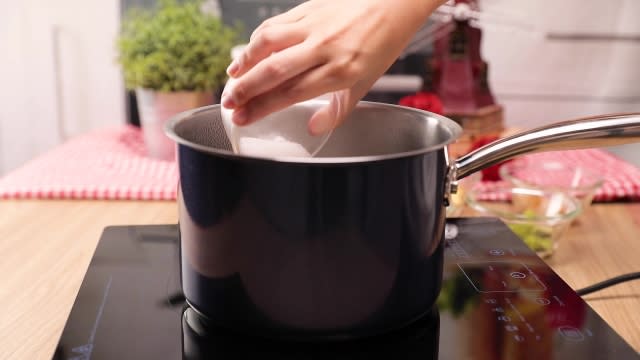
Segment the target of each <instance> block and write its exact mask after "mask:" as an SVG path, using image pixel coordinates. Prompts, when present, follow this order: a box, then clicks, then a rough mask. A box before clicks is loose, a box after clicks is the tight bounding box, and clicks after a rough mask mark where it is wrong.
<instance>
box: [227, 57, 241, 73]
mask: <svg viewBox="0 0 640 360" xmlns="http://www.w3.org/2000/svg"><path fill="white" fill-rule="evenodd" d="M239 68H240V66H239V65H238V62H237V61H235V60H234V61H232V62H231V64H230V65H229V67H228V68H227V74H228V75H229V76H234V75H235V74H236V73H237V72H238V69H239Z"/></svg>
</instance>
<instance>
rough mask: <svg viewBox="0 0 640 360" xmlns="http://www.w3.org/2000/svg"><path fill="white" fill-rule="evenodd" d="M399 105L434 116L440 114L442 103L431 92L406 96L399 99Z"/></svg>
mask: <svg viewBox="0 0 640 360" xmlns="http://www.w3.org/2000/svg"><path fill="white" fill-rule="evenodd" d="M398 104H399V105H402V106H407V107H412V108H416V109H420V110H424V111H430V112H432V113H436V114H442V110H443V108H442V101H441V100H440V98H439V97H438V95H436V94H435V93H432V92H426V91H419V92H417V93H415V94H414V95H407V96H405V97H403V98H402V99H400V101H399V102H398Z"/></svg>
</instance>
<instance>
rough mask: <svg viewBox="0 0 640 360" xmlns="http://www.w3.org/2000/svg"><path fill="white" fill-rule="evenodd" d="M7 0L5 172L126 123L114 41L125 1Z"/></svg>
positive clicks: (0, 103)
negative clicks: (68, 140)
mask: <svg viewBox="0 0 640 360" xmlns="http://www.w3.org/2000/svg"><path fill="white" fill-rule="evenodd" d="M0 2H1V4H0V5H1V9H2V10H1V11H0V82H1V83H2V85H1V86H0V174H2V173H6V172H7V171H10V170H12V169H14V168H16V167H17V166H19V165H21V164H23V163H24V162H25V161H27V160H28V159H30V158H32V157H34V156H36V155H38V154H40V153H42V152H44V151H46V150H47V149H49V148H51V147H52V146H55V145H56V144H59V143H60V142H61V141H63V140H64V137H65V136H73V135H76V134H79V133H81V132H84V131H87V130H90V129H95V128H98V127H102V126H105V125H109V124H117V123H123V122H124V121H125V118H124V98H123V88H122V80H121V75H120V70H119V68H118V67H117V65H116V63H115V56H116V52H115V46H114V41H115V40H114V39H115V35H116V33H117V30H118V22H119V1H117V0H55V1H50V0H20V1H11V2H10V3H9V1H7V0H0ZM56 27H57V29H58V31H59V32H58V47H57V52H58V54H59V57H58V66H57V67H56V65H55V60H54V59H55V57H54V54H55V53H56V51H55V50H54V29H55V28H56ZM56 68H57V69H56ZM56 71H57V73H58V74H59V79H60V82H59V83H56V76H55V74H56ZM57 89H59V90H60V91H57ZM58 95H59V97H57V96H58ZM60 117H61V119H60ZM59 120H60V121H61V123H62V126H58V121H59Z"/></svg>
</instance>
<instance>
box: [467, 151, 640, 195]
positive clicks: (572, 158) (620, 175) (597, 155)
mask: <svg viewBox="0 0 640 360" xmlns="http://www.w3.org/2000/svg"><path fill="white" fill-rule="evenodd" d="M516 161H522V162H527V163H528V162H531V163H536V162H537V163H547V162H553V163H561V164H566V165H571V166H580V167H582V168H585V169H587V170H589V171H592V172H595V173H597V174H601V175H602V176H603V177H604V183H603V184H602V186H601V187H600V188H599V189H598V190H597V191H596V194H595V196H594V198H593V200H594V201H597V202H606V201H623V200H640V169H638V168H637V167H635V166H634V165H632V164H629V163H627V162H625V161H623V160H621V159H619V158H618V157H616V156H614V155H612V154H610V153H608V152H606V151H603V150H600V149H584V150H568V151H553V152H546V153H538V154H530V155H524V156H521V157H519V158H518V159H517V160H516ZM528 176H530V177H528V178H527V180H529V181H532V182H536V183H544V181H542V182H541V181H538V180H539V179H538V180H536V177H540V176H549V177H553V176H554V174H553V172H545V173H544V174H528ZM550 180H551V181H553V179H550ZM504 185H505V182H503V181H495V182H487V181H485V182H481V183H479V184H476V185H475V186H474V191H478V192H479V193H481V194H482V195H481V198H482V199H483V200H496V201H498V200H507V199H506V198H505V196H506V195H505V192H494V189H497V188H499V187H501V186H504Z"/></svg>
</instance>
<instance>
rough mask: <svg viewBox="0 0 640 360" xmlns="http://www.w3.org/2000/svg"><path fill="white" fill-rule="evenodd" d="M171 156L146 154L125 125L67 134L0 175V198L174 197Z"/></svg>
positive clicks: (139, 138)
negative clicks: (59, 142)
mask: <svg viewBox="0 0 640 360" xmlns="http://www.w3.org/2000/svg"><path fill="white" fill-rule="evenodd" d="M177 184H178V171H177V167H176V163H175V162H174V161H162V160H156V159H151V158H149V157H147V156H146V150H145V147H144V142H143V139H142V132H141V131H140V129H139V128H138V127H135V126H130V125H124V126H121V127H116V128H109V129H105V130H100V131H96V132H92V133H88V134H86V135H82V136H79V137H77V138H74V139H71V140H69V141H68V142H66V143H64V144H63V145H61V146H58V147H56V148H54V149H53V150H51V151H49V152H47V153H45V154H43V155H42V156H40V157H37V158H35V159H33V160H31V161H29V162H28V163H26V164H25V165H24V166H22V167H20V168H18V169H16V170H14V171H13V172H10V173H9V174H7V175H6V176H4V177H3V178H2V179H0V198H4V199H8V198H18V199H114V200H173V199H175V198H176V190H177Z"/></svg>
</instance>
